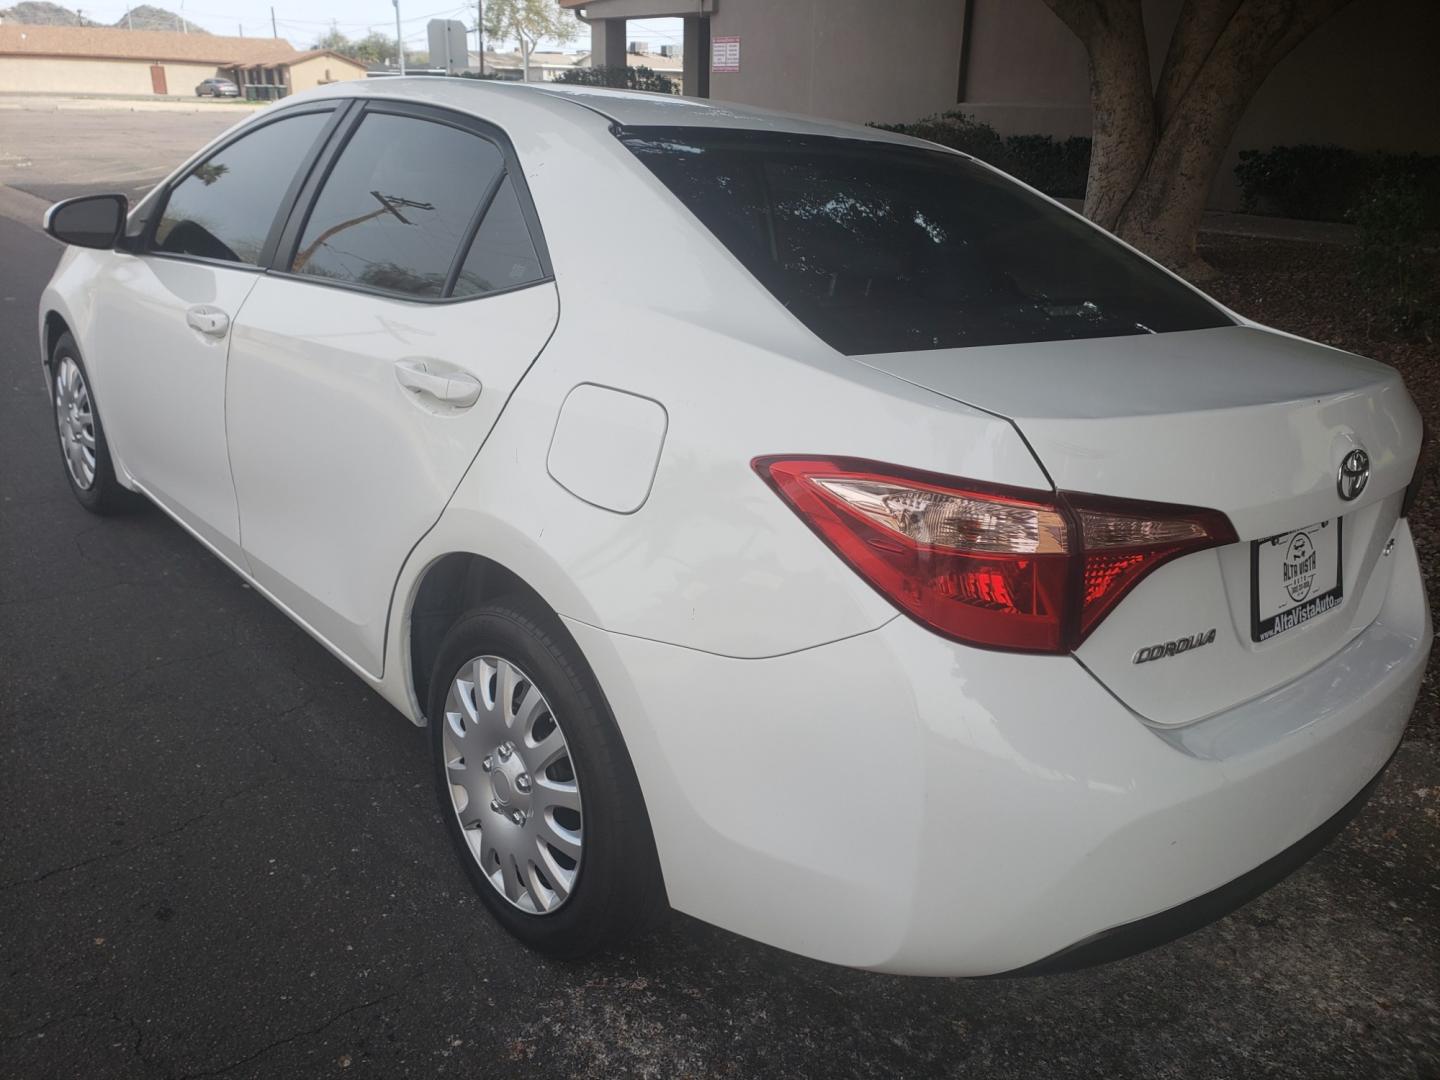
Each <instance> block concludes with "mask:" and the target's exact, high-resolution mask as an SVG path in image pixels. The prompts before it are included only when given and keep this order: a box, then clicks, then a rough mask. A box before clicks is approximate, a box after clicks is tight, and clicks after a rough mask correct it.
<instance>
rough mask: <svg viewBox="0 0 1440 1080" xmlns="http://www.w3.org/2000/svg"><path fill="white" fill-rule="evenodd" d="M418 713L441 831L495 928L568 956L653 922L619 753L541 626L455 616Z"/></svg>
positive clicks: (541, 616)
mask: <svg viewBox="0 0 1440 1080" xmlns="http://www.w3.org/2000/svg"><path fill="white" fill-rule="evenodd" d="M429 705H430V708H429V713H428V715H429V717H430V729H431V731H430V734H431V752H432V760H433V765H434V769H435V776H436V783H437V789H438V795H439V801H440V808H441V813H442V815H443V816H444V819H445V827H446V831H447V832H448V833H449V835H450V838H451V841H452V842H453V843H454V845H455V849H456V853H457V854H458V855H459V857H460V860H461V862H462V864H463V865H464V867H465V871H466V873H467V874H468V875H469V877H470V880H471V882H472V883H473V885H474V886H475V889H476V891H477V892H478V893H479V895H480V899H481V900H482V901H483V902H484V903H485V906H486V907H487V908H489V910H490V913H491V914H492V915H493V916H494V917H495V918H496V920H497V921H498V922H499V923H500V924H501V925H502V926H504V927H505V929H507V930H509V931H510V933H512V934H514V935H515V936H516V937H517V938H519V939H520V940H521V941H523V942H524V943H525V944H527V945H529V946H530V947H531V948H534V949H536V950H538V951H541V952H544V953H547V954H550V955H552V956H558V957H567V958H575V957H580V956H584V955H587V954H589V953H592V952H595V951H596V950H598V949H600V948H602V947H606V946H610V945H614V944H617V943H619V942H621V941H623V940H625V939H626V938H628V937H631V936H633V935H634V934H636V933H638V932H640V931H642V930H644V929H646V928H647V927H648V926H649V925H650V924H651V923H653V921H654V920H655V919H656V918H657V917H658V916H659V915H660V914H661V913H662V912H663V911H664V910H665V891H664V884H663V882H662V881H661V878H660V869H659V863H658V860H657V858H656V855H655V848H654V843H653V841H652V840H651V835H650V825H649V820H648V818H647V817H646V814H645V806H644V802H643V800H642V798H641V795H640V788H639V784H638V782H637V781H636V779H635V774H634V770H633V768H632V766H631V764H630V759H629V755H628V754H627V753H626V751H625V747H624V744H623V742H622V741H621V739H620V734H619V731H618V730H617V729H616V727H615V722H614V720H613V719H612V718H611V716H610V714H609V710H608V708H606V706H605V703H604V699H603V698H602V696H601V695H600V693H599V688H598V686H597V685H596V684H595V681H594V677H593V676H592V675H591V674H590V672H589V669H588V667H587V666H586V665H585V663H584V661H583V659H582V658H581V657H580V656H579V655H578V652H577V651H576V650H575V646H574V644H573V642H571V641H570V640H569V638H568V635H566V634H565V632H564V630H563V628H561V627H560V626H559V625H558V623H557V622H556V621H555V620H554V617H553V616H551V615H549V613H548V612H543V611H540V610H537V609H536V608H534V607H531V606H530V605H528V604H524V603H497V604H493V605H490V606H487V607H484V608H481V609H479V610H477V611H475V612H472V613H471V614H469V615H467V616H465V617H464V618H462V619H461V620H460V622H458V623H457V624H456V625H455V626H454V627H453V628H452V629H451V630H450V632H449V633H448V634H447V635H446V637H445V640H444V642H443V644H442V645H441V648H440V656H439V658H438V660H437V662H436V665H435V670H434V674H433V677H432V679H431V683H430V702H429Z"/></svg>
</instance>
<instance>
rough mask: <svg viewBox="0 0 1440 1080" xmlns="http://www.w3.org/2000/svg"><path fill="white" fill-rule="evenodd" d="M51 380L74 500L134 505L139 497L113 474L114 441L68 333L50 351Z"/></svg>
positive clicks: (99, 506) (103, 510)
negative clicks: (107, 434) (108, 437)
mask: <svg viewBox="0 0 1440 1080" xmlns="http://www.w3.org/2000/svg"><path fill="white" fill-rule="evenodd" d="M50 384H51V385H50V397H51V401H52V403H53V404H54V406H55V434H56V435H57V436H58V437H59V440H60V458H61V460H62V461H63V462H64V464H65V479H66V480H68V481H69V482H70V490H71V492H72V493H73V494H74V495H75V498H76V500H77V501H78V502H79V503H80V505H81V506H83V507H85V509H86V510H89V511H90V512H91V513H92V514H116V513H123V512H124V511H127V510H131V509H134V508H135V506H136V505H138V503H139V501H140V500H139V498H138V497H137V496H136V495H134V494H133V493H131V492H129V491H126V490H125V489H124V488H123V487H121V486H120V481H118V480H116V479H115V466H114V464H113V462H112V461H111V459H110V445H109V443H108V442H106V440H105V427H104V425H103V424H101V423H100V412H99V410H98V409H97V408H96V406H95V395H94V394H93V393H92V392H91V389H90V377H89V373H88V372H87V371H86V370H85V361H83V360H82V359H81V358H80V350H79V349H78V348H76V346H75V339H74V338H73V337H71V336H70V334H69V333H68V332H67V333H64V334H61V335H60V338H59V340H58V341H56V342H55V348H54V350H53V351H52V352H51V354H50Z"/></svg>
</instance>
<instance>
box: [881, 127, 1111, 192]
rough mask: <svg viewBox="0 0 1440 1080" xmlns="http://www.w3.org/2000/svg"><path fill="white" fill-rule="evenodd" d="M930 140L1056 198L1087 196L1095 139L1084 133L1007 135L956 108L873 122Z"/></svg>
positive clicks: (892, 129) (887, 128) (886, 129)
mask: <svg viewBox="0 0 1440 1080" xmlns="http://www.w3.org/2000/svg"><path fill="white" fill-rule="evenodd" d="M871 126H872V127H878V128H883V129H884V130H885V131H898V132H900V133H901V134H903V135H912V136H914V137H915V138H917V139H928V140H929V141H930V142H936V143H940V144H941V145H942V146H948V147H951V148H952V149H955V150H960V151H963V152H964V153H966V154H969V155H970V156H971V157H977V158H979V159H980V160H981V161H984V162H987V163H989V164H991V165H994V166H995V167H996V168H997V169H1004V170H1005V171H1006V172H1007V173H1009V174H1010V175H1011V176H1014V177H1015V178H1016V179H1019V180H1023V181H1024V182H1025V183H1027V184H1029V185H1031V186H1032V187H1036V188H1039V189H1040V190H1041V191H1043V192H1045V194H1047V195H1053V196H1054V197H1056V198H1070V199H1083V198H1084V197H1085V176H1086V174H1087V173H1088V172H1089V171H1090V140H1089V139H1087V138H1083V137H1081V136H1073V137H1071V138H1069V139H1055V138H1052V137H1051V136H1049V135H1001V134H1000V133H999V132H998V131H996V130H995V129H994V128H993V127H991V126H990V125H989V124H986V123H984V122H982V121H980V120H976V119H975V118H974V117H971V116H966V115H965V114H964V113H963V112H960V111H959V110H955V111H952V112H947V113H941V114H940V115H938V116H931V117H927V118H926V119H924V120H917V121H916V122H915V123H913V124H873V125H871Z"/></svg>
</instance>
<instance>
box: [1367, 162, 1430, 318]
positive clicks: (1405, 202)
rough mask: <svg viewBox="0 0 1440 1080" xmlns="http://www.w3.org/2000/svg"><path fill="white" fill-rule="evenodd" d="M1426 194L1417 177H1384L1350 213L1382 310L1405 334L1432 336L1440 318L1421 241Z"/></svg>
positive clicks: (1368, 274)
mask: <svg viewBox="0 0 1440 1080" xmlns="http://www.w3.org/2000/svg"><path fill="white" fill-rule="evenodd" d="M1424 212H1425V200H1424V198H1423V197H1422V193H1421V190H1420V185H1419V184H1418V183H1416V182H1415V180H1414V179H1413V178H1410V177H1402V178H1401V179H1398V180H1378V181H1376V182H1375V183H1373V184H1371V186H1370V188H1369V189H1368V190H1367V191H1366V192H1365V193H1364V194H1363V195H1362V196H1360V199H1359V202H1358V203H1357V205H1356V207H1355V209H1354V211H1353V212H1352V213H1351V215H1350V218H1351V220H1352V221H1354V222H1355V224H1356V225H1358V226H1359V227H1360V274H1361V278H1362V280H1364V281H1365V282H1366V283H1367V284H1369V285H1371V286H1373V287H1374V288H1375V289H1376V290H1377V291H1378V292H1379V293H1380V295H1381V296H1382V297H1383V301H1384V308H1383V312H1382V314H1383V315H1384V316H1385V317H1386V318H1387V319H1388V321H1389V322H1390V323H1391V329H1393V330H1395V331H1397V332H1398V333H1400V334H1401V335H1402V336H1407V337H1412V338H1421V337H1429V336H1430V328H1431V326H1433V325H1434V324H1435V323H1436V322H1437V318H1440V310H1437V308H1440V302H1437V297H1436V290H1435V283H1434V281H1433V280H1432V274H1431V272H1430V267H1428V266H1427V265H1426V260H1425V246H1424V244H1423V243H1422V241H1421V220H1422V218H1423V216H1424Z"/></svg>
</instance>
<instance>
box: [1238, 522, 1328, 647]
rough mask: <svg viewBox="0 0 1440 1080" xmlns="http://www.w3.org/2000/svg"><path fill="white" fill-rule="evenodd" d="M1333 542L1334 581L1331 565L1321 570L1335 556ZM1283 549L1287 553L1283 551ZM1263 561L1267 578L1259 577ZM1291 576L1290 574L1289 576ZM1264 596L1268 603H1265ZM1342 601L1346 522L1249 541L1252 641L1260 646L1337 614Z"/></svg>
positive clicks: (1318, 524)
mask: <svg viewBox="0 0 1440 1080" xmlns="http://www.w3.org/2000/svg"><path fill="white" fill-rule="evenodd" d="M1332 530H1333V531H1332ZM1301 537H1303V538H1304V539H1301ZM1332 539H1333V559H1334V564H1335V566H1334V579H1333V582H1332V581H1331V578H1330V572H1329V569H1328V567H1325V566H1322V562H1328V561H1329V557H1330V556H1331V554H1332V545H1331V541H1332ZM1282 547H1283V548H1284V551H1280V550H1279V549H1280V548H1282ZM1322 554H1324V555H1326V558H1324V559H1322V558H1321V556H1322ZM1311 557H1313V559H1314V565H1313V568H1312V569H1311V570H1310V572H1309V573H1308V575H1307V573H1306V565H1307V560H1308V559H1309V558H1311ZM1262 563H1265V564H1266V567H1265V568H1266V571H1267V572H1266V574H1265V576H1264V580H1262V576H1261V564H1262ZM1287 568H1288V569H1287ZM1287 574H1289V575H1292V576H1291V577H1289V578H1287ZM1287 582H1288V583H1287ZM1327 584H1328V587H1327ZM1262 590H1263V592H1262ZM1301 590H1303V592H1302V594H1301V595H1300V597H1299V599H1295V593H1296V592H1297V591H1301ZM1262 595H1263V596H1264V598H1265V599H1266V600H1267V601H1268V602H1267V603H1264V604H1262V602H1261V601H1262ZM1344 599H1345V530H1344V519H1343V518H1341V517H1338V516H1337V517H1333V518H1327V519H1326V520H1325V521H1317V522H1316V523H1315V524H1314V525H1306V526H1305V527H1304V528H1300V529H1291V530H1290V531H1288V532H1283V533H1276V534H1275V535H1274V536H1267V537H1265V538H1263V539H1261V540H1252V541H1251V542H1250V640H1251V641H1253V642H1256V643H1257V644H1258V643H1261V642H1268V641H1274V640H1275V639H1276V638H1277V637H1279V636H1280V635H1281V634H1284V633H1285V632H1286V631H1289V630H1293V629H1295V628H1296V627H1298V626H1303V625H1304V624H1305V623H1308V622H1310V620H1312V619H1314V618H1317V617H1319V616H1321V615H1324V614H1325V613H1326V612H1329V611H1333V610H1335V609H1336V608H1338V607H1339V606H1340V605H1341V604H1342V603H1343V602H1344ZM1262 611H1264V612H1265V614H1264V615H1263V616H1262V614H1261V613H1262Z"/></svg>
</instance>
